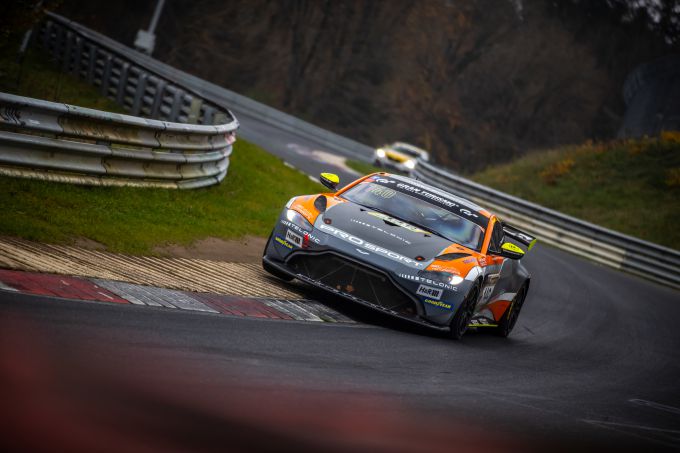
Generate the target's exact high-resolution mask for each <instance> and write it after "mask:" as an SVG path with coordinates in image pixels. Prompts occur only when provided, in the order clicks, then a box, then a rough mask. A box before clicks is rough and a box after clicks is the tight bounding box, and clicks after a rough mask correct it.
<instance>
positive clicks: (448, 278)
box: [418, 271, 464, 286]
mask: <svg viewBox="0 0 680 453" xmlns="http://www.w3.org/2000/svg"><path fill="white" fill-rule="evenodd" d="M418 277H422V278H428V279H430V280H432V281H435V282H441V283H447V284H449V285H454V286H455V285H458V284H459V283H460V282H462V281H463V280H464V278H463V277H461V276H460V275H455V274H450V273H448V272H441V271H420V272H418Z"/></svg>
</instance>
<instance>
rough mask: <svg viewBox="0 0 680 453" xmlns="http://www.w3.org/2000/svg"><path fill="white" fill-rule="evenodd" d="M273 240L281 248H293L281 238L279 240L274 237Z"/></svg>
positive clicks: (277, 237)
mask: <svg viewBox="0 0 680 453" xmlns="http://www.w3.org/2000/svg"><path fill="white" fill-rule="evenodd" d="M274 240H275V241H276V242H278V243H279V244H281V245H282V246H284V247H286V248H289V249H292V248H293V246H292V245H290V244H289V243H288V241H286V240H285V239H283V238H281V237H279V236H276V237H275V238H274Z"/></svg>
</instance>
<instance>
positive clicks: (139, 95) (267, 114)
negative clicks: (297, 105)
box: [40, 13, 373, 162]
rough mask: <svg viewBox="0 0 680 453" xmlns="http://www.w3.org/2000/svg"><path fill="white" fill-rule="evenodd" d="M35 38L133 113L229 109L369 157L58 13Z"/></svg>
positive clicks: (182, 117) (203, 119)
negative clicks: (38, 37)
mask: <svg viewBox="0 0 680 453" xmlns="http://www.w3.org/2000/svg"><path fill="white" fill-rule="evenodd" d="M40 43H41V45H42V46H43V48H44V49H46V50H47V51H48V52H49V53H50V54H51V55H52V56H53V57H54V58H55V59H56V60H57V61H58V62H59V64H61V65H62V68H63V70H64V71H66V72H70V73H74V74H78V75H80V76H81V77H83V78H85V79H86V80H88V81H89V82H90V83H93V84H95V85H97V86H99V87H100V89H101V91H102V94H104V95H107V96H109V97H110V98H112V99H114V100H116V101H117V102H118V103H120V104H122V105H124V106H125V107H126V108H128V109H130V111H131V113H132V114H133V115H140V114H141V115H144V116H149V117H152V118H156V117H159V118H161V119H166V120H168V121H179V122H192V121H193V120H194V119H195V118H198V119H199V120H198V122H199V123H202V124H211V121H210V117H211V115H212V114H214V113H215V112H218V113H224V114H227V115H229V114H230V112H229V110H233V111H235V112H236V113H237V114H238V115H239V116H241V117H252V118H255V119H256V120H257V121H260V122H265V123H267V124H270V125H272V126H275V127H277V128H279V129H281V130H284V131H288V132H291V133H294V134H302V135H304V136H305V137H306V138H308V139H312V140H314V141H316V142H317V143H319V144H320V145H323V146H324V147H326V148H327V149H329V150H332V151H335V152H340V153H341V154H350V155H352V156H353V157H354V158H356V159H359V160H363V161H366V162H369V161H371V159H372V157H373V148H371V147H369V146H366V145H363V144H361V143H359V142H356V141H354V140H351V139H349V138H346V137H342V136H340V135H338V134H335V133H333V132H330V131H327V130H325V129H322V128H320V127H317V126H314V125H313V124H310V123H308V122H306V121H303V120H300V119H298V118H296V117H294V116H292V115H288V114H286V113H284V112H281V111H279V110H276V109H274V108H272V107H269V106H267V105H264V104H262V103H260V102H257V101H254V100H252V99H249V98H247V97H245V96H242V95H240V94H237V93H234V92H233V91H230V90H227V89H225V88H222V87H220V86H217V85H215V84H213V83H210V82H207V81H205V80H202V79H200V78H198V77H195V76H192V75H191V74H187V73H186V72H183V71H180V70H178V69H176V68H173V67H172V66H169V65H167V64H165V63H162V62H160V61H158V60H156V59H154V58H152V57H149V56H148V55H144V54H142V53H140V52H137V51H136V50H134V49H131V48H130V47H127V46H124V45H123V44H121V43H119V42H117V41H114V40H112V39H111V38H108V37H106V36H104V35H102V34H100V33H97V32H95V31H93V30H90V29H88V28H86V27H83V26H82V25H80V24H78V23H75V22H72V21H70V20H68V19H66V18H64V17H62V16H59V15H58V14H54V13H48V15H47V20H46V21H45V22H44V24H43V26H42V28H41V30H40ZM156 115H160V116H156ZM194 122H195V121H194Z"/></svg>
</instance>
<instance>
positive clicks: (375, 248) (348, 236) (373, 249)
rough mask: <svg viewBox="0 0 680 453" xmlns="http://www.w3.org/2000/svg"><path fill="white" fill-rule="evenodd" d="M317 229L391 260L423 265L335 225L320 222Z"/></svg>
mask: <svg viewBox="0 0 680 453" xmlns="http://www.w3.org/2000/svg"><path fill="white" fill-rule="evenodd" d="M319 229H320V230H323V231H325V232H326V233H329V234H332V235H333V236H335V237H337V238H340V239H342V240H343V241H345V242H349V243H350V244H354V245H358V246H360V247H361V248H363V249H365V250H370V251H371V252H375V253H377V254H379V255H382V256H384V257H386V258H389V259H391V260H393V261H397V262H399V263H404V264H407V265H409V266H412V267H416V268H423V267H425V263H420V262H418V261H416V260H413V259H411V258H409V257H407V256H404V255H400V254H398V253H396V252H393V251H391V250H387V249H386V248H383V247H380V246H378V245H375V244H371V243H370V242H367V241H364V240H363V239H361V238H358V237H356V236H352V235H351V234H349V233H346V232H344V231H342V230H339V229H337V228H335V227H332V226H330V225H326V224H323V223H322V224H321V225H319Z"/></svg>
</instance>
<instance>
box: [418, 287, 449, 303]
mask: <svg viewBox="0 0 680 453" xmlns="http://www.w3.org/2000/svg"><path fill="white" fill-rule="evenodd" d="M443 293H444V290H443V289H439V288H433V287H431V286H427V285H420V286H418V289H417V290H416V294H418V295H419V296H425V297H431V298H432V299H437V300H439V299H441V298H442V294H443Z"/></svg>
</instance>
